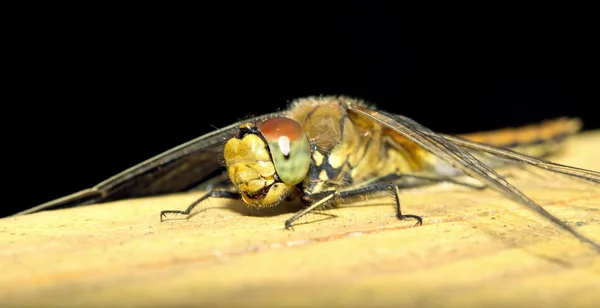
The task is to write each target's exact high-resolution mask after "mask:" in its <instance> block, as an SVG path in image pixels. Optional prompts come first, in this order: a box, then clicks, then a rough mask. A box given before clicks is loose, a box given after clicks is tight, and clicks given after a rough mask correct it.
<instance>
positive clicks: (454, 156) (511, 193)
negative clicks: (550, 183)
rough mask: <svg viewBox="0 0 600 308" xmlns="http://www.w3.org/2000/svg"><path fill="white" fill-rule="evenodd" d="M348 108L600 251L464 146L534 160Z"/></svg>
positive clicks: (589, 174) (593, 175) (587, 174)
mask: <svg viewBox="0 0 600 308" xmlns="http://www.w3.org/2000/svg"><path fill="white" fill-rule="evenodd" d="M347 108H348V110H349V112H355V113H357V114H359V115H361V116H364V117H367V118H369V119H370V120H372V121H375V122H377V123H378V124H380V125H383V126H385V127H388V128H389V129H391V130H393V131H394V132H396V133H398V134H400V135H402V136H404V137H405V138H407V139H408V140H410V141H412V142H414V143H415V144H417V145H419V146H420V147H422V148H423V149H424V150H426V151H428V152H430V153H432V154H433V155H435V156H437V157H438V158H440V159H442V160H444V161H446V162H447V163H449V164H450V165H452V166H453V167H455V168H459V169H461V170H462V171H463V172H465V173H466V174H467V175H469V176H471V177H473V178H476V179H478V180H480V181H482V182H484V183H486V184H488V185H489V187H491V188H492V189H494V190H496V191H498V192H500V193H502V194H504V195H506V196H507V197H509V198H511V199H512V200H514V201H516V202H518V203H520V204H521V205H523V206H525V207H527V208H528V209H530V210H532V211H534V212H536V213H538V214H539V215H541V216H543V217H544V218H546V219H548V220H549V221H551V222H553V223H554V224H556V225H557V226H559V227H561V228H563V229H564V230H566V231H567V232H569V233H571V234H572V235H573V236H575V237H576V238H577V239H579V240H580V241H582V242H585V243H588V244H590V245H591V246H592V247H593V248H594V249H595V250H597V251H599V252H600V245H599V244H597V243H595V242H594V241H593V240H591V239H589V238H587V237H585V236H584V235H582V234H580V233H579V232H577V231H575V230H574V229H572V228H571V227H569V226H568V225H566V224H565V223H564V222H562V221H561V220H559V219H558V218H556V217H554V216H553V215H552V214H550V213H548V212H547V211H546V210H545V209H544V208H543V207H541V206H540V205H539V204H537V203H536V202H535V201H534V200H532V199H531V198H529V197H528V196H527V195H525V194H524V193H523V192H521V191H520V190H519V189H517V188H516V187H514V186H513V185H511V184H510V183H509V182H508V181H506V179H505V178H504V177H502V176H501V175H499V174H498V173H496V172H495V171H494V170H492V169H491V168H489V167H488V166H486V165H485V164H483V163H482V162H481V161H479V160H477V159H476V158H475V157H474V156H473V155H471V154H470V153H469V152H467V151H466V150H465V149H463V148H462V147H461V146H465V147H469V148H477V149H478V150H482V151H486V152H489V153H492V154H495V155H500V156H503V157H506V158H511V159H516V160H526V159H529V160H530V161H531V162H533V161H534V160H535V159H534V160H532V159H533V158H532V157H528V156H527V157H526V156H521V155H520V154H517V153H516V152H512V151H507V150H504V149H500V148H494V147H491V146H483V147H482V145H481V144H477V143H475V142H471V141H468V142H467V141H466V140H461V139H454V138H452V140H454V141H457V143H456V144H455V143H454V142H453V141H451V140H450V139H448V138H446V137H445V136H443V135H440V134H437V133H435V132H433V131H432V130H430V129H428V128H426V127H424V126H422V125H421V124H419V123H417V122H415V121H414V120H412V119H410V118H407V117H404V116H401V115H394V114H390V113H388V112H385V111H380V110H371V109H368V108H365V107H362V106H358V105H348V106H347ZM524 162H526V161H524ZM533 165H535V166H538V167H542V168H545V169H549V170H552V171H557V172H561V173H566V174H570V175H573V176H577V177H582V178H584V179H589V180H590V181H593V182H597V180H598V179H599V178H600V176H599V175H600V174H599V173H598V172H595V171H591V170H583V169H578V168H571V167H567V166H563V165H558V164H554V163H551V162H547V161H541V160H536V163H535V164H533Z"/></svg>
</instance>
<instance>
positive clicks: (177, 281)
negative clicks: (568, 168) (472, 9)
mask: <svg viewBox="0 0 600 308" xmlns="http://www.w3.org/2000/svg"><path fill="white" fill-rule="evenodd" d="M598 153H600V131H596V132H588V133H584V134H579V135H577V136H575V137H574V138H573V139H572V140H571V141H569V142H568V143H567V147H566V149H565V151H564V152H562V153H560V154H559V155H557V156H556V158H555V159H554V160H556V161H558V162H561V163H567V164H572V165H575V166H579V167H584V168H589V169H593V170H600V159H598V155H600V154H598ZM503 172H510V174H512V175H513V177H512V178H511V182H513V183H514V184H515V185H516V186H517V187H519V188H521V189H523V190H524V191H525V192H526V193H527V194H529V195H530V196H531V197H533V198H534V199H535V200H537V201H539V202H540V203H541V204H542V205H544V206H545V207H546V208H547V209H548V211H550V212H551V213H553V214H554V215H556V216H558V217H559V218H561V219H564V220H566V221H568V222H569V223H570V224H572V225H577V226H579V227H578V230H579V231H580V232H582V233H583V234H585V235H587V236H589V237H591V238H593V239H595V240H596V241H600V189H599V188H598V186H597V185H596V186H594V185H591V184H587V183H582V182H580V181H573V180H571V179H568V178H566V177H564V176H560V175H552V174H549V173H544V172H541V171H535V172H534V173H531V172H524V171H522V170H518V169H510V170H506V171H503ZM200 195H201V193H197V192H196V193H188V194H177V195H172V196H166V197H160V198H147V199H137V200H127V201H120V202H114V203H110V204H101V205H94V206H88V207H82V208H76V209H68V210H60V211H50V212H45V213H38V214H33V215H28V216H22V217H15V218H5V219H1V220H0V273H1V275H0V304H1V305H2V306H16V305H19V306H22V305H29V306H42V305H44V306H48V305H50V306H65V305H76V306H83V305H88V304H93V305H95V306H108V305H116V306H128V307H130V306H141V305H151V306H185V305H191V304H207V305H208V304H210V306H227V307H231V306H261V307H264V306H269V307H282V306H307V305H311V304H313V305H318V306H328V305H329V306H331V305H333V306H365V305H369V306H400V305H401V304H403V305H408V306H417V305H419V306H440V305H441V306H463V307H469V306H480V305H483V304H487V305H494V306H497V305H500V304H503V305H513V306H514V305H519V307H522V306H525V305H544V306H545V307H567V306H568V307H591V306H592V303H594V302H600V295H599V294H600V292H598V290H599V289H598V286H600V256H599V255H598V254H597V253H595V252H594V251H592V250H591V249H589V247H587V246H586V245H584V244H581V243H580V242H578V241H577V240H575V239H574V238H572V237H571V236H570V235H569V234H567V233H565V232H563V231H560V230H559V229H557V228H556V227H554V226H552V225H550V224H549V223H547V222H546V221H544V220H542V219H540V218H538V217H537V216H536V215H535V214H532V213H531V212H529V211H527V210H524V209H523V208H522V207H520V206H519V205H518V204H515V203H513V202H512V201H509V200H506V199H505V198H504V197H502V196H500V195H498V194H497V193H495V192H494V191H490V190H487V191H473V190H470V189H467V188H463V187H457V186H454V185H450V184H440V185H435V186H431V187H427V188H422V189H415V190H409V191H405V192H403V194H402V205H403V210H404V212H405V213H413V214H418V215H422V216H423V218H424V219H425V225H424V226H422V227H418V228H411V225H412V222H409V221H406V222H402V221H397V220H396V219H395V218H394V210H393V208H392V206H390V205H382V206H367V207H353V208H344V209H339V210H332V211H330V214H335V215H337V217H336V218H334V219H327V220H321V221H314V222H311V220H316V219H318V218H320V216H318V215H313V216H310V217H309V218H308V221H307V222H309V223H307V224H302V225H298V226H296V227H295V231H286V230H284V229H283V223H284V221H285V219H286V218H288V217H290V215H291V214H290V213H280V214H278V215H270V216H267V217H255V216H248V215H245V214H247V213H246V211H244V207H243V206H240V205H239V204H235V203H231V202H229V203H224V202H223V201H212V202H211V205H213V206H217V205H224V204H225V205H226V204H230V207H229V208H222V209H213V210H209V211H207V212H205V213H201V214H198V215H196V216H194V217H192V218H191V219H189V220H172V221H166V222H163V223H160V222H159V212H160V210H163V209H183V208H185V207H186V206H187V205H188V204H189V203H190V202H192V201H193V200H194V199H196V198H198V197H199V196H200Z"/></svg>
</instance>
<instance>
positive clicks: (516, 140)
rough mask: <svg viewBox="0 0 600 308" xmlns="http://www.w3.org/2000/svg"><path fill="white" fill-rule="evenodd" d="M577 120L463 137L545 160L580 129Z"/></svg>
mask: <svg viewBox="0 0 600 308" xmlns="http://www.w3.org/2000/svg"><path fill="white" fill-rule="evenodd" d="M581 126H582V123H581V120H580V119H578V118H566V117H563V118H557V119H553V120H547V121H544V122H541V123H539V124H531V125H527V126H522V127H517V128H504V129H498V130H493V131H487V132H478V133H470V134H463V135H460V137H463V138H465V139H469V140H471V141H476V142H480V143H485V144H488V145H492V146H496V147H500V148H508V149H511V150H513V151H516V152H519V153H523V154H526V155H529V156H535V157H545V156H548V155H551V154H553V153H555V152H556V151H557V150H559V149H560V145H561V143H562V142H563V141H564V140H565V139H566V138H567V137H569V136H571V135H573V134H575V133H576V132H578V131H579V130H580V129H581Z"/></svg>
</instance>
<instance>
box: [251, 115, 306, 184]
mask: <svg viewBox="0 0 600 308" xmlns="http://www.w3.org/2000/svg"><path fill="white" fill-rule="evenodd" d="M258 130H259V131H260V133H261V134H262V135H263V137H265V139H266V141H267V145H268V147H269V152H270V153H271V158H272V159H273V165H274V166H275V170H276V171H277V175H278V176H279V178H280V179H281V181H282V182H284V183H286V184H289V185H296V184H298V183H300V182H302V180H303V179H304V178H305V177H306V174H307V173H308V168H309V167H310V143H309V142H308V138H307V137H306V135H305V134H304V130H302V126H300V124H298V122H296V121H294V120H292V119H288V118H273V119H269V120H266V121H264V122H262V123H260V124H258Z"/></svg>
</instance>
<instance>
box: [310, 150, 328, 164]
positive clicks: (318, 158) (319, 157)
mask: <svg viewBox="0 0 600 308" xmlns="http://www.w3.org/2000/svg"><path fill="white" fill-rule="evenodd" d="M323 158H325V156H323V154H321V152H319V151H318V150H315V152H314V153H313V159H314V161H315V164H316V165H317V166H320V165H321V164H322V163H323Z"/></svg>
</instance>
